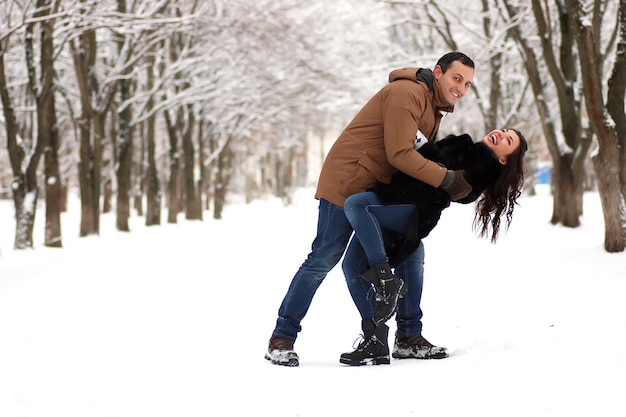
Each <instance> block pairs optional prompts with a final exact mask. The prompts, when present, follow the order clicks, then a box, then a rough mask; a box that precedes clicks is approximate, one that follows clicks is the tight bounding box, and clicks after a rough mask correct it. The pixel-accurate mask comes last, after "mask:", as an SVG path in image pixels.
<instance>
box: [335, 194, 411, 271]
mask: <svg viewBox="0 0 626 417" xmlns="http://www.w3.org/2000/svg"><path fill="white" fill-rule="evenodd" d="M414 210H415V205H413V204H397V205H383V204H382V203H381V202H380V200H379V199H378V196H377V195H376V193H374V192H372V191H366V192H363V193H357V194H354V195H351V196H350V197H348V198H347V199H346V203H345V205H344V211H345V213H346V217H347V218H348V221H349V222H350V224H351V225H352V228H353V229H354V234H355V235H356V237H357V238H358V239H359V242H360V243H361V247H362V248H363V250H365V254H366V255H367V259H368V261H369V264H370V267H371V268H373V267H375V266H376V265H380V264H384V263H387V262H388V261H389V258H388V257H387V251H385V241H384V239H383V234H382V230H381V228H384V229H389V230H393V231H395V232H398V233H401V234H406V233H407V230H408V227H409V221H410V219H411V215H412V214H413V211H414Z"/></svg>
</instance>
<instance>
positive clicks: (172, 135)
mask: <svg viewBox="0 0 626 417" xmlns="http://www.w3.org/2000/svg"><path fill="white" fill-rule="evenodd" d="M163 116H164V117H165V125H166V126H167V136H168V138H169V145H170V146H169V156H170V158H169V159H170V164H169V167H170V169H169V181H168V186H167V195H168V200H169V204H168V214H167V222H168V223H176V222H177V221H178V220H177V218H178V212H179V211H180V199H179V197H178V192H177V191H178V171H179V161H178V159H179V156H178V136H177V131H176V126H174V123H173V121H172V118H171V116H170V113H169V111H168V110H165V111H164V112H163Z"/></svg>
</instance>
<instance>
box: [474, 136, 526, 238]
mask: <svg viewBox="0 0 626 417" xmlns="http://www.w3.org/2000/svg"><path fill="white" fill-rule="evenodd" d="M511 130H513V131H514V132H515V133H517V135H518V136H519V139H520V146H519V148H517V149H516V150H515V152H513V153H512V154H511V155H510V156H509V158H508V161H507V164H506V165H503V166H502V172H501V173H500V176H499V177H498V180H497V181H496V182H494V183H493V184H491V185H490V186H489V187H487V189H486V190H485V192H484V193H483V194H482V196H481V198H480V200H478V203H476V215H475V216H474V230H477V231H478V233H479V236H480V237H489V238H490V240H491V242H492V243H495V242H496V240H497V239H498V233H499V232H500V219H501V218H502V216H503V214H504V215H505V216H506V228H507V229H508V228H509V226H510V225H511V221H513V210H514V209H515V205H516V204H517V199H518V198H519V197H520V196H521V195H522V186H523V185H524V155H525V154H526V151H527V150H528V142H526V138H525V137H524V135H522V134H521V132H519V131H518V130H515V129H511ZM505 211H506V213H505ZM489 229H491V236H489Z"/></svg>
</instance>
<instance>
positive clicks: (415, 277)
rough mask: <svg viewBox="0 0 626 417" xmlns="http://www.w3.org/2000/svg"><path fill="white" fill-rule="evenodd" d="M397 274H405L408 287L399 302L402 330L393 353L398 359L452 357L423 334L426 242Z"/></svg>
mask: <svg viewBox="0 0 626 417" xmlns="http://www.w3.org/2000/svg"><path fill="white" fill-rule="evenodd" d="M396 275H398V276H399V277H401V278H404V279H405V280H406V282H407V284H408V291H407V294H406V295H405V296H404V298H402V299H400V302H399V303H398V312H397V313H396V321H397V325H398V330H397V332H396V340H395V345H394V348H393V353H392V356H393V357H394V358H396V359H409V358H413V359H443V358H447V357H448V351H447V349H446V348H445V347H440V346H434V345H433V344H431V343H430V342H429V341H428V340H426V339H425V338H424V337H423V336H422V316H423V313H422V309H421V307H420V303H421V301H422V288H423V286H424V243H423V242H422V243H420V245H419V247H418V248H417V250H416V251H415V252H413V254H411V256H409V257H408V258H407V259H406V260H405V261H404V262H403V263H402V264H401V265H399V266H398V267H397V268H396Z"/></svg>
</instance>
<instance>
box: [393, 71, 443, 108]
mask: <svg viewBox="0 0 626 417" xmlns="http://www.w3.org/2000/svg"><path fill="white" fill-rule="evenodd" d="M397 80H411V81H414V82H421V83H424V84H426V86H427V87H428V90H429V91H430V92H431V93H433V102H434V104H435V107H437V109H438V110H440V111H445V112H447V113H452V112H453V111H454V106H451V105H450V104H448V102H447V101H445V99H444V97H443V95H442V94H441V92H440V91H439V89H438V88H435V85H436V83H437V80H435V76H434V75H433V72H432V70H430V69H428V68H419V67H414V68H413V67H409V68H401V69H397V70H393V71H391V72H390V73H389V82H390V83H391V82H394V81H397Z"/></svg>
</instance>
